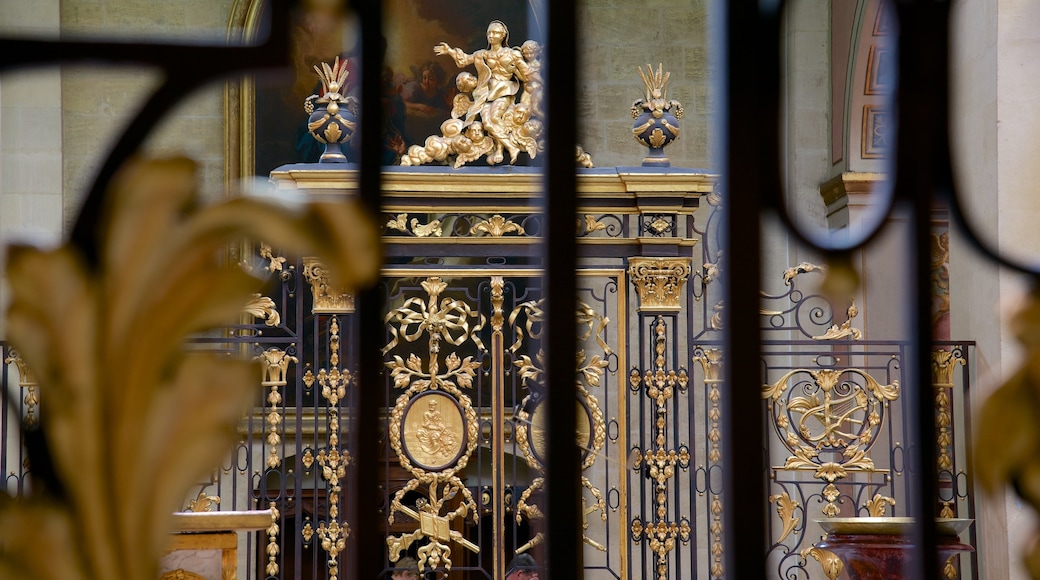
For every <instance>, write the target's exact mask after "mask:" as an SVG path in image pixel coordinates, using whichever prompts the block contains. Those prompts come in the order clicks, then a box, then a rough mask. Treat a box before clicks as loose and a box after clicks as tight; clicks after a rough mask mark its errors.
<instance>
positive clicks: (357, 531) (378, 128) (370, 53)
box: [348, 0, 386, 580]
mask: <svg viewBox="0 0 1040 580" xmlns="http://www.w3.org/2000/svg"><path fill="white" fill-rule="evenodd" d="M353 5H354V9H355V10H356V11H357V13H358V16H359V20H360V26H361V132H360V137H361V167H360V175H359V177H358V180H359V183H358V190H359V191H360V197H361V201H362V202H363V205H364V206H365V209H366V210H367V211H368V212H369V213H370V214H371V217H372V219H373V220H378V216H379V215H380V214H379V211H380V210H379V208H380V198H381V192H380V179H381V177H382V176H381V171H382V155H383V121H384V118H383V115H384V112H383V105H382V87H381V83H380V73H381V71H382V70H383V56H384V53H385V51H386V38H385V37H384V36H383V6H382V2H379V1H372V0H367V1H366V0H357V1H355V2H353ZM374 223H378V221H374ZM379 295H380V293H379V291H378V289H377V288H376V287H373V288H369V289H366V290H363V291H361V292H359V293H358V296H357V320H358V322H357V324H358V348H357V353H358V379H359V382H358V389H357V399H356V401H357V407H356V409H355V411H356V413H357V414H356V415H355V417H354V418H353V419H354V421H353V423H354V425H355V426H356V429H355V430H353V431H352V433H351V434H352V443H354V449H356V450H357V466H356V469H355V470H354V471H353V475H354V477H353V478H351V479H350V480H349V484H348V485H349V489H350V490H351V491H350V492H348V493H349V497H348V502H350V507H351V508H353V509H352V510H351V512H350V513H353V514H355V517H356V519H355V522H356V525H355V527H354V528H353V535H354V539H355V545H356V547H357V552H356V553H355V554H353V557H352V558H351V562H352V564H353V568H354V574H353V578H357V579H362V578H363V579H366V580H368V579H372V578H378V577H379V574H380V573H381V572H382V570H383V565H384V562H383V560H384V557H383V556H382V554H384V553H385V552H386V543H385V542H384V541H383V538H382V535H381V534H379V532H378V530H379V529H380V528H381V527H382V526H381V525H380V517H379V504H380V503H381V502H379V501H377V499H378V494H379V487H378V480H379V477H378V473H379V457H378V454H379V450H380V448H379V443H378V441H379V414H380V411H381V407H382V405H383V400H382V396H381V393H382V392H383V388H382V386H381V381H380V377H381V371H382V368H383V362H382V361H383V355H382V353H381V351H380V347H381V346H382V344H383V340H384V339H385V334H384V331H383V321H382V316H381V312H382V308H383V305H382V304H380V299H379Z"/></svg>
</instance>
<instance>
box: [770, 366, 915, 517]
mask: <svg viewBox="0 0 1040 580" xmlns="http://www.w3.org/2000/svg"><path fill="white" fill-rule="evenodd" d="M799 375H807V376H808V378H804V379H800V380H798V381H797V382H795V383H794V385H793V386H792V379H794V378H795V377H797V376H799ZM842 376H846V377H848V378H846V379H845V380H841V377H842ZM856 377H859V379H861V380H862V384H860V383H859V382H856ZM898 397H899V383H898V381H894V382H893V383H892V384H890V385H882V384H881V383H879V382H878V381H877V380H875V379H874V377H872V376H870V374H868V373H866V372H864V371H862V370H859V369H854V368H849V369H840V370H839V369H795V370H792V371H789V372H787V373H785V374H784V375H783V376H782V377H780V378H779V379H778V380H777V381H775V382H774V383H773V384H771V385H765V386H764V387H763V388H762V398H764V399H769V400H770V401H771V404H772V412H771V413H770V418H771V419H772V422H773V426H774V428H775V429H776V433H777V435H778V437H779V438H780V440H781V441H782V442H783V444H784V445H785V446H786V447H787V448H788V450H789V451H790V452H791V453H792V455H791V456H790V457H788V458H787V461H786V463H785V464H784V466H783V467H782V468H780V469H786V470H812V471H813V472H814V473H813V477H815V478H817V479H820V480H823V481H825V482H827V485H826V487H825V488H824V490H823V497H824V499H826V500H827V505H825V506H824V507H823V513H824V515H826V516H829V517H834V516H837V515H838V506H837V505H836V504H835V500H837V499H838V497H839V495H840V492H839V491H838V488H837V487H836V486H835V485H834V482H835V481H837V480H839V479H842V478H844V477H846V476H847V474H848V472H849V471H871V472H873V471H877V469H875V467H874V461H873V460H872V459H871V458H870V457H868V452H869V451H870V448H871V447H872V446H873V444H874V442H875V441H876V439H877V435H878V433H879V432H880V430H881V426H882V423H883V422H884V419H885V411H886V410H887V408H888V403H889V402H890V401H895V400H896V399H897V398H898Z"/></svg>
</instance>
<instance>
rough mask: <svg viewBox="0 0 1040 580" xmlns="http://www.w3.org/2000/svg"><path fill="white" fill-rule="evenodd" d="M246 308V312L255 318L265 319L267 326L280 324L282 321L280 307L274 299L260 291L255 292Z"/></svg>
mask: <svg viewBox="0 0 1040 580" xmlns="http://www.w3.org/2000/svg"><path fill="white" fill-rule="evenodd" d="M244 310H245V312H246V314H249V315H251V316H252V317H253V318H260V319H263V321H264V324H266V325H267V326H278V325H279V324H281V323H282V317H281V315H280V314H278V308H277V307H276V306H275V303H274V300H272V299H270V298H268V297H267V296H262V295H260V294H259V293H256V294H253V297H252V298H251V299H250V300H249V302H248V303H247V304H246V306H245V308H244Z"/></svg>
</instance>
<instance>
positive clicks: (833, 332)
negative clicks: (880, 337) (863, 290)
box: [812, 298, 863, 340]
mask: <svg viewBox="0 0 1040 580" xmlns="http://www.w3.org/2000/svg"><path fill="white" fill-rule="evenodd" d="M845 315H846V319H845V322H842V323H841V324H840V325H838V324H835V325H834V326H831V327H830V328H828V329H827V332H825V333H823V334H821V335H819V336H814V337H812V338H813V340H838V339H840V338H845V337H846V336H849V337H852V340H860V339H861V338H863V331H861V330H860V329H858V328H853V327H852V319H853V318H855V317H856V316H858V315H859V308H857V307H856V299H855V298H850V299H849V308H848V310H846V312H845Z"/></svg>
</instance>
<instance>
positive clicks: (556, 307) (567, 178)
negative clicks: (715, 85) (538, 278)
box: [543, 0, 582, 579]
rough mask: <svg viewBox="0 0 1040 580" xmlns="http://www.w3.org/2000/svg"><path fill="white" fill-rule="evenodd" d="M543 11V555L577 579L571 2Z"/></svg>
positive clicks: (557, 573) (559, 0)
mask: <svg viewBox="0 0 1040 580" xmlns="http://www.w3.org/2000/svg"><path fill="white" fill-rule="evenodd" d="M546 12H547V15H548V18H547V26H548V35H547V38H548V43H547V50H546V52H547V54H548V59H547V63H546V66H547V68H548V75H547V83H546V91H547V95H548V103H549V106H548V111H547V130H546V133H547V134H548V135H549V138H548V148H549V150H548V161H547V165H546V172H545V187H544V189H543V195H544V207H545V212H546V213H547V214H548V215H547V221H548V228H547V236H546V247H545V255H546V280H545V283H546V287H547V290H548V291H547V297H548V306H547V313H548V319H549V324H548V326H549V333H548V338H547V340H546V345H545V347H546V348H545V350H546V353H547V354H548V361H547V362H546V370H547V373H546V385H547V387H548V404H549V429H548V438H549V441H550V442H551V443H552V444H551V445H549V446H548V447H549V453H548V455H549V458H548V477H547V490H548V493H547V501H546V504H547V507H548V514H547V516H546V517H547V518H548V519H547V522H546V530H547V531H548V533H549V535H550V537H549V538H548V543H547V544H548V545H547V556H548V562H547V565H548V569H549V573H550V577H551V578H560V579H564V578H567V579H570V578H581V577H582V566H581V545H582V544H581V529H580V528H579V522H580V517H581V516H580V506H581V471H580V469H581V460H580V455H579V453H578V446H577V445H575V435H574V433H575V426H576V422H577V421H576V418H575V413H574V407H575V405H576V396H577V392H576V389H575V378H574V377H575V375H574V373H575V358H574V353H575V351H576V349H577V328H576V321H575V301H576V300H577V289H576V287H577V284H576V280H575V269H576V267H577V250H576V241H575V231H574V220H575V218H576V216H577V177H576V176H575V161H574V150H575V149H574V148H575V143H576V137H577V129H578V123H577V119H576V115H575V111H574V103H575V102H576V98H575V97H576V90H575V86H576V77H577V71H578V70H579V67H578V62H577V58H578V54H577V26H576V19H575V15H576V10H575V2H573V1H572V0H556V1H553V2H546Z"/></svg>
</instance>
